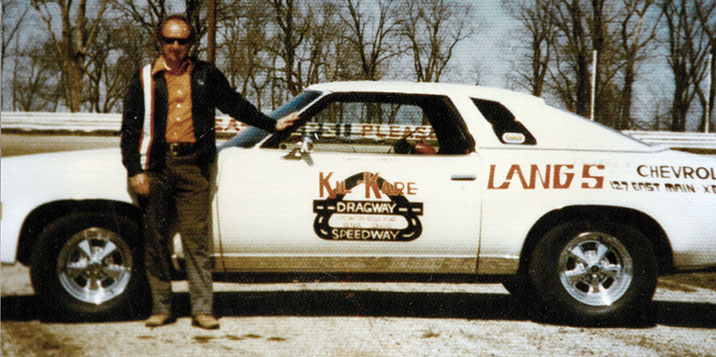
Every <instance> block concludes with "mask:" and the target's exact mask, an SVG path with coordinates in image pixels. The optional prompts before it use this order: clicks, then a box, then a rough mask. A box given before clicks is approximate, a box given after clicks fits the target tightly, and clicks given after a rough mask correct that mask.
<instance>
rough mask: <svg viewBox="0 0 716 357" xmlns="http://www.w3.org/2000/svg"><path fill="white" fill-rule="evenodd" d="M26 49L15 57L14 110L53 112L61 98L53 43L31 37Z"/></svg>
mask: <svg viewBox="0 0 716 357" xmlns="http://www.w3.org/2000/svg"><path fill="white" fill-rule="evenodd" d="M31 40H32V41H27V42H28V43H30V45H28V47H26V48H24V49H22V50H20V51H19V52H18V53H16V54H15V60H16V63H15V71H14V73H13V78H12V83H11V85H12V91H13V110H19V111H28V112H29V111H44V110H54V109H55V108H56V107H57V103H58V99H59V97H60V96H61V90H60V88H61V87H62V86H61V85H60V82H61V78H60V72H61V64H58V63H57V62H56V61H55V60H54V59H55V58H56V57H57V52H56V51H57V47H56V46H55V43H54V42H53V41H52V40H48V39H45V40H42V39H39V38H32V39H31Z"/></svg>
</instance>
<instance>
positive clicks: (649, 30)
mask: <svg viewBox="0 0 716 357" xmlns="http://www.w3.org/2000/svg"><path fill="white" fill-rule="evenodd" d="M622 5H623V8H622V13H621V16H620V19H619V22H620V24H619V25H620V47H621V51H622V55H623V64H624V69H623V81H624V82H623V84H622V90H621V100H620V102H621V108H620V110H619V116H618V119H617V122H616V125H615V126H614V128H615V129H619V130H625V129H630V128H631V127H632V126H633V119H632V116H631V109H632V108H631V107H632V97H633V96H634V83H635V82H636V73H637V67H638V65H639V64H640V63H641V62H643V61H644V60H646V59H647V57H648V56H649V54H650V52H651V50H652V49H653V47H654V43H655V41H654V39H655V38H656V34H657V29H658V25H659V23H660V19H661V16H659V15H656V14H652V13H651V10H652V9H653V8H655V6H654V5H655V1H653V0H622Z"/></svg>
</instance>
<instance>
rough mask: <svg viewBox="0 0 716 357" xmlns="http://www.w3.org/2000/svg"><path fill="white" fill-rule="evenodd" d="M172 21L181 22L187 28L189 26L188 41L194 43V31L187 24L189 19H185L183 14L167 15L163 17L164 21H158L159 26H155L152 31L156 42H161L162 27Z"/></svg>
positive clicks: (189, 23) (189, 24)
mask: <svg viewBox="0 0 716 357" xmlns="http://www.w3.org/2000/svg"><path fill="white" fill-rule="evenodd" d="M172 20H179V21H182V22H184V23H185V24H186V25H187V26H189V40H190V41H191V42H192V43H194V29H193V28H192V27H191V22H189V18H187V17H186V15H184V14H173V15H169V16H167V17H165V18H164V20H162V21H160V22H159V26H157V28H156V30H155V31H154V36H155V37H156V39H157V41H159V42H162V29H163V28H164V25H166V24H167V22H169V21H172Z"/></svg>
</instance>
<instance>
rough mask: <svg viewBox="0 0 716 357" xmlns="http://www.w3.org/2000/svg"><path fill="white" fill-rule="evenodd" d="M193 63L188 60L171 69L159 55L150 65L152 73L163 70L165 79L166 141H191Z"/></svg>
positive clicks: (192, 133) (192, 136)
mask: <svg viewBox="0 0 716 357" xmlns="http://www.w3.org/2000/svg"><path fill="white" fill-rule="evenodd" d="M193 68H194V64H193V63H192V62H191V61H190V60H186V61H184V63H182V64H181V66H180V67H179V68H177V69H175V70H171V69H170V68H169V67H168V66H167V64H166V62H165V61H164V57H159V58H158V59H157V61H156V62H154V66H153V67H152V74H156V73H157V72H159V71H164V79H165V80H166V81H167V92H168V93H167V94H168V98H167V102H168V103H167V104H168V107H167V132H166V136H165V138H166V141H167V143H193V142H196V138H195V137H194V124H193V122H192V119H191V71H192V69H193Z"/></svg>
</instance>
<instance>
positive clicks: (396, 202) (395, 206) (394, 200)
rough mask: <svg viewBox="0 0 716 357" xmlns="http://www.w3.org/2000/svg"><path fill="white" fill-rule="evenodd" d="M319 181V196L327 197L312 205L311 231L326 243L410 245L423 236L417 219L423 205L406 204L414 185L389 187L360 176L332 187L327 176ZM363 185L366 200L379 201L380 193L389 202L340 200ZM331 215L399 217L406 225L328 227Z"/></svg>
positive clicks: (368, 175)
mask: <svg viewBox="0 0 716 357" xmlns="http://www.w3.org/2000/svg"><path fill="white" fill-rule="evenodd" d="M332 174H333V173H329V174H328V175H323V173H321V176H320V177H319V185H320V195H321V197H323V195H324V191H325V192H326V193H327V195H328V197H327V198H326V199H323V200H314V201H313V212H314V213H316V219H315V220H314V221H313V229H314V231H315V232H316V234H317V235H318V236H319V237H320V238H322V239H326V240H362V241H403V242H405V241H412V240H415V239H417V238H418V237H420V234H421V233H422V232H423V225H422V223H420V219H419V218H418V216H422V215H423V204H422V203H415V202H410V201H408V199H407V198H406V197H405V195H406V194H414V191H415V190H417V189H416V188H415V187H413V186H412V185H414V183H408V184H403V183H397V182H396V183H393V184H391V183H389V182H388V181H386V180H384V179H383V178H381V177H380V176H378V174H371V173H369V172H362V173H359V174H355V175H353V176H351V177H349V178H347V179H346V180H344V181H337V182H335V187H331V186H330V184H329V183H328V180H329V179H330V177H331V175H332ZM360 184H364V185H365V192H366V199H369V198H371V194H372V195H375V197H376V198H381V193H383V194H385V195H386V196H388V198H390V201H376V200H373V201H349V200H344V198H345V196H346V194H348V193H350V192H352V191H351V190H352V189H353V188H355V187H356V186H358V185H360ZM334 214H346V215H358V216H363V217H380V216H383V217H385V216H393V217H396V216H402V217H404V218H405V220H406V222H407V227H405V228H402V229H397V228H389V227H348V226H346V227H332V226H331V225H330V219H331V216H333V215H334Z"/></svg>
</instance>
